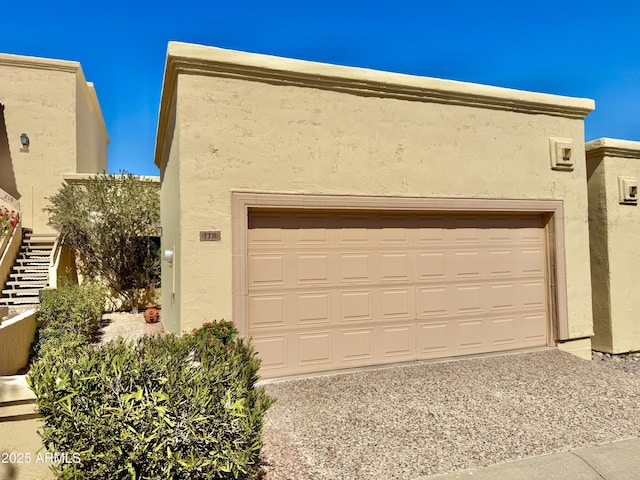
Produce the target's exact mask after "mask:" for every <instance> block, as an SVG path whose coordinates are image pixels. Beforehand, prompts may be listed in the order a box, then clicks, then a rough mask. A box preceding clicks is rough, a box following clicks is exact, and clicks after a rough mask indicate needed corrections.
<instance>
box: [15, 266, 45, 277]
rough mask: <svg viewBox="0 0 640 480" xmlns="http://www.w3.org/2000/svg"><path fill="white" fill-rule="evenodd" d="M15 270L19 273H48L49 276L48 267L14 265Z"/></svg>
mask: <svg viewBox="0 0 640 480" xmlns="http://www.w3.org/2000/svg"><path fill="white" fill-rule="evenodd" d="M13 271H14V272H15V273H17V274H18V275H20V274H22V275H29V274H31V275H46V276H47V277H48V276H49V269H48V268H44V269H43V268H37V267H13Z"/></svg>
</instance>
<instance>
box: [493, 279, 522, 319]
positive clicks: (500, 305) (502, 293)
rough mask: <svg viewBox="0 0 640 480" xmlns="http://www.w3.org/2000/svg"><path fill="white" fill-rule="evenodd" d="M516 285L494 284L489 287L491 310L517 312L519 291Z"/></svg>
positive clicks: (510, 283)
mask: <svg viewBox="0 0 640 480" xmlns="http://www.w3.org/2000/svg"><path fill="white" fill-rule="evenodd" d="M518 286H519V285H517V284H516V283H514V282H508V283H494V284H491V285H489V297H488V301H489V309H490V310H491V311H492V312H496V311H504V310H515V309H516V308H518V304H519V289H518Z"/></svg>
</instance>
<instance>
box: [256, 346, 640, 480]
mask: <svg viewBox="0 0 640 480" xmlns="http://www.w3.org/2000/svg"><path fill="white" fill-rule="evenodd" d="M266 387H267V391H268V393H269V394H270V395H272V396H274V397H276V398H277V403H276V404H275V405H274V406H273V407H272V408H271V410H270V411H269V414H268V419H267V424H266V427H265V447H264V449H263V456H264V460H265V464H266V467H265V471H266V476H265V478H266V479H267V480H277V479H284V478H290V479H296V480H302V479H323V480H329V479H349V480H357V479H368V480H369V479H374V478H375V479H378V480H384V479H402V480H409V479H417V478H421V477H422V478H424V477H425V476H429V475H436V474H441V473H447V472H453V471H458V470H463V469H467V468H472V467H478V466H485V465H492V464H496V463H502V462H508V461H512V460H517V459H521V458H527V457H532V456H539V455H544V454H549V453H555V452H563V451H567V450H570V449H575V448H580V447H587V446H593V445H598V444H603V443H607V442H611V441H615V440H622V439H626V438H633V437H640V415H639V414H638V408H639V405H640V402H639V401H640V374H639V373H634V372H624V371H620V370H616V369H612V368H610V367H609V366H607V365H606V364H601V363H594V362H589V361H585V360H581V359H579V358H577V357H574V356H572V355H570V354H567V353H563V352H560V351H558V350H555V349H548V350H542V351H536V352H530V353H520V354H511V355H501V356H492V357H483V358H474V359H468V360H459V361H452V362H446V363H424V364H419V365H412V366H401V367H393V368H380V369H370V370H365V371H359V372H355V373H347V374H345V373H343V374H335V375H328V376H322V377H315V378H306V379H298V380H287V381H283V382H277V383H268V384H267V385H266Z"/></svg>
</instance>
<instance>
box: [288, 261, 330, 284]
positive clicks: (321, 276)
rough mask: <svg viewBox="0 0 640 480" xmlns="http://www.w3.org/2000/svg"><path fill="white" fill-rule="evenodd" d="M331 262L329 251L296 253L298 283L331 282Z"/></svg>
mask: <svg viewBox="0 0 640 480" xmlns="http://www.w3.org/2000/svg"><path fill="white" fill-rule="evenodd" d="M329 264H330V261H329V254H328V253H305V254H300V255H296V280H297V283H298V285H305V284H309V283H324V284H327V283H329V281H330V280H329V275H330V272H329Z"/></svg>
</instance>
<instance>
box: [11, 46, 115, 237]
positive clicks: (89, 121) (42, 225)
mask: <svg viewBox="0 0 640 480" xmlns="http://www.w3.org/2000/svg"><path fill="white" fill-rule="evenodd" d="M0 85H2V92H1V94H0V95H1V96H0V104H2V105H3V106H4V107H3V110H2V112H0V188H1V189H3V190H4V191H6V192H7V193H9V194H10V195H12V196H13V197H14V198H15V199H17V200H18V201H19V202H20V207H21V213H22V224H23V226H24V227H27V228H32V229H34V232H36V233H46V232H49V231H51V227H49V226H48V225H47V214H46V213H45V212H43V211H42V209H43V208H44V207H46V206H47V205H48V203H49V202H48V201H47V197H50V196H51V195H54V194H55V193H56V192H57V191H58V189H59V188H60V186H61V185H62V181H63V174H65V173H76V172H84V173H98V172H102V171H105V170H106V168H107V145H108V143H109V139H108V136H107V132H106V129H105V124H104V120H103V118H102V112H101V110H100V106H99V104H98V99H97V96H96V92H95V89H94V87H93V85H92V84H90V83H87V82H86V80H85V78H84V75H83V73H82V68H81V67H80V64H79V63H77V62H70V61H62V60H49V59H42V58H33V57H23V56H17V55H6V54H0ZM22 133H26V134H27V135H28V136H29V140H30V144H29V147H28V148H23V146H22V144H21V141H20V135H21V134H22Z"/></svg>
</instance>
